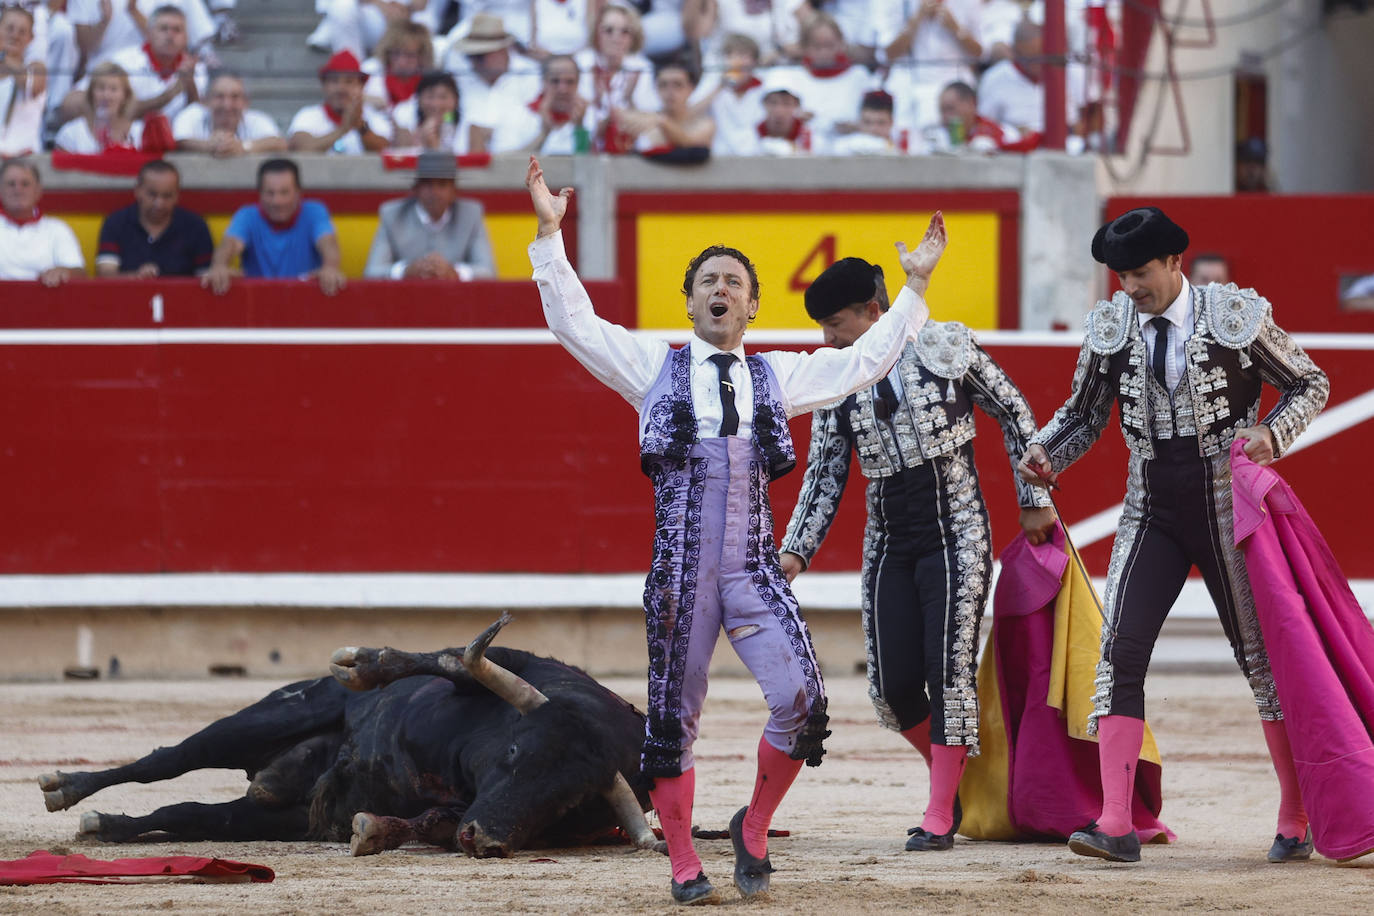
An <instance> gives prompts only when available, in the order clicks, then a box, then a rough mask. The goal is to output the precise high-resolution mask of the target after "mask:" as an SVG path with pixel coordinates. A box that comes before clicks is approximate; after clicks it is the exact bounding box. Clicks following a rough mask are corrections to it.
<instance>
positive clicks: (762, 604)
mask: <svg viewBox="0 0 1374 916" xmlns="http://www.w3.org/2000/svg"><path fill="white" fill-rule="evenodd" d="M767 488H768V475H767V471H766V469H765V468H764V466H763V463H762V462H761V461H760V460H759V457H758V453H757V451H756V450H755V448H754V446H753V443H752V442H750V441H749V440H747V439H743V438H740V437H737V436H728V437H723V438H719V439H711V440H707V441H704V442H699V443H697V444H696V445H694V446H693V449H692V452H691V455H690V457H689V458H688V460H687V462H686V464H685V465H684V466H683V467H682V468H681V469H678V470H676V471H672V472H663V473H661V474H659V475H656V476H655V494H656V509H657V514H658V516H659V532H658V536H657V537H656V538H655V549H654V568H653V569H652V570H651V571H650V573H649V580H648V584H647V586H646V588H645V612H646V615H647V616H646V624H647V629H648V637H649V659H650V664H649V705H650V709H649V716H648V721H647V723H646V736H645V759H644V764H645V771H646V773H648V774H649V775H663V776H671V775H675V773H674V772H673V771H676V772H677V773H680V772H684V771H686V770H688V769H690V768H691V767H692V766H693V756H692V744H693V742H695V741H696V738H697V735H698V733H699V720H700V718H701V707H702V704H703V702H704V701H705V699H706V688H707V682H708V679H709V669H710V665H711V656H712V654H713V653H714V652H715V647H716V641H717V639H718V638H719V636H720V632H721V630H722V629H724V630H725V634H726V637H727V638H728V639H729V640H730V644H731V646H732V647H733V648H734V650H735V653H736V654H737V655H738V656H739V658H740V661H742V662H744V664H745V666H746V667H747V668H748V669H749V671H750V673H751V674H753V676H754V679H755V680H756V681H757V682H758V684H759V687H760V688H761V689H762V690H763V696H764V699H765V700H766V701H767V703H768V710H769V718H768V724H767V725H766V726H765V727H764V738H765V739H766V740H767V741H768V743H769V744H771V745H772V746H773V747H775V748H777V749H778V750H780V751H782V752H783V753H785V754H789V755H790V756H793V757H794V758H798V759H800V758H801V757H803V756H807V753H809V752H810V749H809V748H804V747H803V746H802V745H807V744H809V743H810V742H807V741H801V742H799V738H801V736H802V733H803V731H804V730H806V726H807V725H808V720H811V721H813V722H814V721H815V720H816V719H819V720H820V721H819V724H818V725H817V726H816V728H818V729H823V728H824V719H825V687H824V684H823V682H822V680H821V674H820V667H819V665H818V664H817V662H816V655H815V650H814V649H813V648H812V645H811V636H810V633H809V632H808V631H807V628H806V622H805V621H804V620H803V619H802V617H801V613H800V611H799V610H798V607H797V601H796V599H795V598H794V597H793V596H792V590H791V589H790V588H789V587H788V584H787V579H786V577H785V576H784V575H783V573H782V569H781V567H780V566H779V564H778V553H777V547H776V546H775V544H774V541H773V516H772V509H771V508H770V506H769V504H768V489H767ZM812 730H813V731H814V730H816V729H812ZM821 737H823V736H821ZM814 743H815V747H816V748H817V749H818V748H819V737H818V738H817V739H816V741H815V742H814ZM804 750H805V751H806V753H803V751H804ZM817 762H819V755H817Z"/></svg>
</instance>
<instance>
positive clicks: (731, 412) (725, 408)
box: [709, 353, 739, 436]
mask: <svg viewBox="0 0 1374 916" xmlns="http://www.w3.org/2000/svg"><path fill="white" fill-rule="evenodd" d="M709 359H710V360H711V362H713V363H715V364H716V369H717V370H718V371H719V372H720V409H721V421H720V434H721V435H722V436H733V435H734V434H735V433H737V432H739V411H737V410H735V386H734V384H733V383H732V382H731V381H730V366H731V365H733V364H734V362H735V354H733V353H717V354H716V355H715V356H712V357H709Z"/></svg>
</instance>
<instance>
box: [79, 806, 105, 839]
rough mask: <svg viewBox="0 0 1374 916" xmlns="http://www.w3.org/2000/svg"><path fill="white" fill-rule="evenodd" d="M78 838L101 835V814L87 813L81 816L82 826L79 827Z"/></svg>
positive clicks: (96, 812) (95, 812)
mask: <svg viewBox="0 0 1374 916" xmlns="http://www.w3.org/2000/svg"><path fill="white" fill-rule="evenodd" d="M76 833H77V836H99V835H100V812H98V811H87V812H86V813H85V814H83V815H81V825H80V826H79V827H77V830H76Z"/></svg>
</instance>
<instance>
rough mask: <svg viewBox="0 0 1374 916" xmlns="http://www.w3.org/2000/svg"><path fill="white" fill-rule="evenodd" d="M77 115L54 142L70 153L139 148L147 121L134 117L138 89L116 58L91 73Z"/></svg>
mask: <svg viewBox="0 0 1374 916" xmlns="http://www.w3.org/2000/svg"><path fill="white" fill-rule="evenodd" d="M86 76H87V78H86V80H84V82H85V83H86V88H85V90H84V91H83V92H81V106H80V108H79V112H80V113H79V114H78V116H77V117H75V118H73V119H72V120H70V121H68V122H67V123H66V124H63V125H62V129H61V130H59V131H58V132H57V136H56V137H55V138H54V140H53V143H54V145H55V146H56V147H57V148H58V149H60V150H65V151H67V152H69V153H86V154H93V153H103V152H104V151H105V150H108V149H129V150H134V149H138V148H139V145H140V144H141V143H142V142H143V122H142V121H139V120H136V119H135V117H134V106H135V105H136V104H137V99H135V98H134V90H133V89H132V87H130V86H129V74H127V73H125V72H124V68H122V67H120V66H119V64H116V63H114V62H113V61H106V62H105V63H103V64H100V65H99V66H97V67H96V68H95V69H94V70H92V71H91V72H90V73H88V74H87V75H86Z"/></svg>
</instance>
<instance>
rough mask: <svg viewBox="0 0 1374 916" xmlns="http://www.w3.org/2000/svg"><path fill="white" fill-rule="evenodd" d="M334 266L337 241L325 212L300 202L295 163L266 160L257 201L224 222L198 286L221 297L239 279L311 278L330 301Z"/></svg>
mask: <svg viewBox="0 0 1374 916" xmlns="http://www.w3.org/2000/svg"><path fill="white" fill-rule="evenodd" d="M235 258H240V259H241V269H239V270H235V269H234V268H233V263H234V259H235ZM339 261H340V254H339V237H338V235H337V234H336V233H335V232H334V224H333V223H332V222H331V221H330V219H329V211H328V210H326V209H325V206H324V204H322V203H320V202H319V201H318V200H303V199H302V198H301V178H300V170H299V169H298V168H297V167H296V163H294V162H292V161H291V160H290V159H268V160H267V161H266V162H264V163H263V164H262V165H260V166H258V202H257V203H256V204H248V205H246V206H243V207H239V209H238V210H237V211H236V212H235V213H234V215H233V217H232V218H231V219H230V220H229V228H227V229H225V230H224V238H222V239H221V240H220V243H219V245H218V247H216V248H215V254H214V257H213V258H212V259H211V261H210V270H209V271H208V272H207V273H206V274H205V277H204V278H203V279H202V280H201V285H202V286H208V287H209V288H210V289H211V290H213V291H214V292H215V294H216V295H223V294H224V293H225V292H227V291H228V290H229V285H230V283H231V282H232V280H233V278H234V276H236V275H240V274H241V275H242V276H245V277H277V278H297V279H305V278H307V277H315V278H317V279H318V280H319V284H320V291H321V292H323V293H324V294H325V295H326V296H332V295H334V294H335V293H337V292H338V291H339V290H341V289H343V287H344V275H343V271H342V270H341V269H340V267H339Z"/></svg>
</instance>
